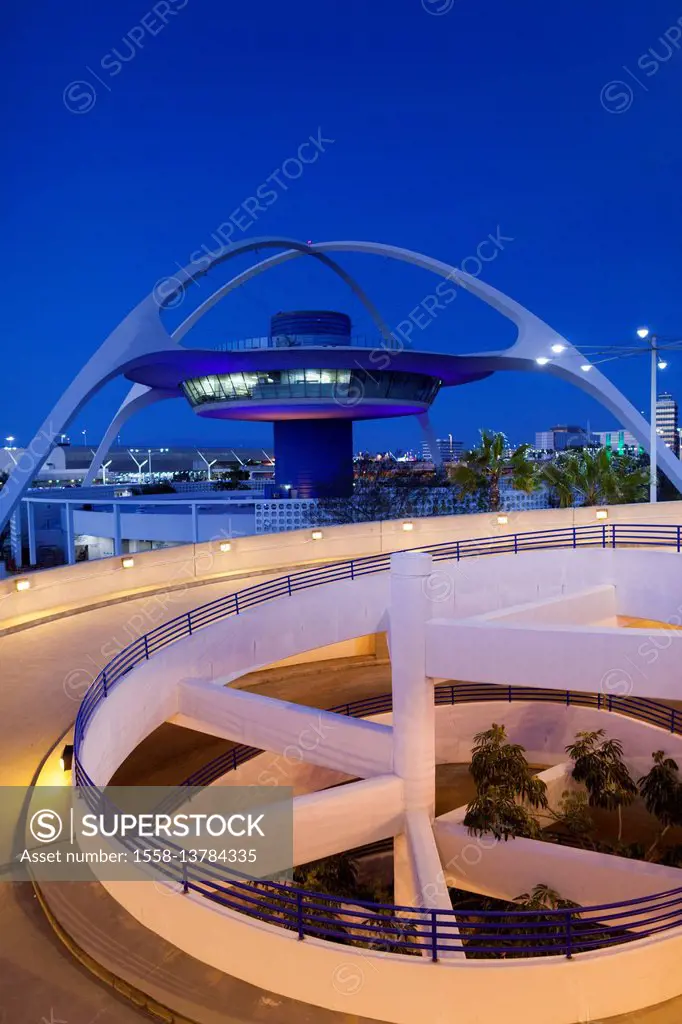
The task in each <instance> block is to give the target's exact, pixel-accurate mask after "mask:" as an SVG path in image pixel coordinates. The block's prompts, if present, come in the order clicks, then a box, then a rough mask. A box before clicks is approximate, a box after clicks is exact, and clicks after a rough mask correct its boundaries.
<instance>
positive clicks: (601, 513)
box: [596, 508, 609, 519]
mask: <svg viewBox="0 0 682 1024" xmlns="http://www.w3.org/2000/svg"><path fill="white" fill-rule="evenodd" d="M596 516H597V519H608V518H609V513H608V512H607V510H606V509H605V508H598V509H597V512H596Z"/></svg>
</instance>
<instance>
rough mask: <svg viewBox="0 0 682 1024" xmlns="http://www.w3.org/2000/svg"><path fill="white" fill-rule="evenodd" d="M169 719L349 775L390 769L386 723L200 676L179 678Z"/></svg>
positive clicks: (389, 732)
mask: <svg viewBox="0 0 682 1024" xmlns="http://www.w3.org/2000/svg"><path fill="white" fill-rule="evenodd" d="M171 721H172V722H173V723H174V724H175V725H182V726H184V727H185V728H187V729H195V730H197V731H198V732H204V733H208V734H209V735H211V736H222V737H223V738H224V739H228V740H235V741H237V742H239V743H246V744H248V745H249V746H252V747H258V749H259V750H270V751H274V752H275V753H281V754H284V755H285V756H286V757H290V758H296V757H297V758H298V759H299V760H301V761H304V760H305V761H306V762H309V763H310V764H315V765H318V766H320V767H322V768H332V769H334V770H335V771H340V772H346V773H347V774H349V775H353V776H355V777H358V776H359V777H360V778H371V777H373V776H376V775H384V774H386V773H387V772H390V771H392V768H393V732H392V730H391V729H390V727H389V726H386V725H377V724H376V723H374V722H366V721H363V720H362V719H353V718H346V717H345V715H340V714H334V713H331V712H329V711H320V710H319V709H318V708H308V707H302V706H300V705H298V704H290V703H288V702H286V701H280V700H275V699H274V698H272V697H263V696H261V695H260V694H256V693H247V692H245V691H244V690H232V689H229V688H225V687H223V686H221V685H220V684H219V683H214V682H206V681H204V680H201V679H185V680H182V681H181V682H180V683H179V685H178V712H177V714H176V715H175V716H174V717H173V718H172V719H171Z"/></svg>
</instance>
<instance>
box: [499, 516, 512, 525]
mask: <svg viewBox="0 0 682 1024" xmlns="http://www.w3.org/2000/svg"><path fill="white" fill-rule="evenodd" d="M508 522H509V516H505V515H501V516H498V517H497V525H498V526H506V525H507V523H508Z"/></svg>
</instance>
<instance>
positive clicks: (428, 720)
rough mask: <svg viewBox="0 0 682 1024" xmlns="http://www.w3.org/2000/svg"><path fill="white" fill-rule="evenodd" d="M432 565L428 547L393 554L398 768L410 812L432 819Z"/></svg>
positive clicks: (393, 670)
mask: <svg viewBox="0 0 682 1024" xmlns="http://www.w3.org/2000/svg"><path fill="white" fill-rule="evenodd" d="M431 568H432V562H431V555H429V554H427V553H426V552H425V551H399V552H396V553H395V554H393V555H391V598H390V639H391V675H392V686H393V749H394V755H393V761H394V771H395V773H396V775H399V776H400V778H402V779H403V782H404V785H405V807H406V810H407V811H412V810H419V811H424V812H425V813H426V814H427V816H428V817H429V818H430V819H431V820H433V817H434V811H435V793H436V750H435V745H436V744H435V712H434V705H433V683H432V681H431V680H430V679H428V678H427V676H426V621H427V618H428V611H429V600H428V595H427V588H426V580H427V579H428V577H429V575H430V573H431Z"/></svg>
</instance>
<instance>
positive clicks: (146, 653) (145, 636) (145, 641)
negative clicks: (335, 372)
mask: <svg viewBox="0 0 682 1024" xmlns="http://www.w3.org/2000/svg"><path fill="white" fill-rule="evenodd" d="M142 639H143V640H144V656H145V658H146V659H147V661H149V640H147V634H146V633H145V634H144V636H143V637H142Z"/></svg>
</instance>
